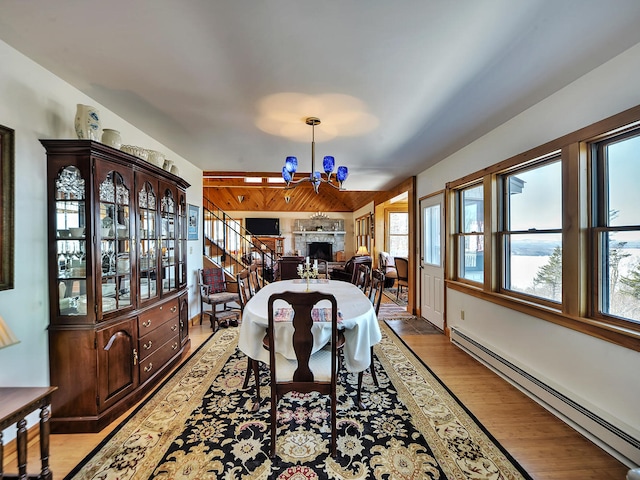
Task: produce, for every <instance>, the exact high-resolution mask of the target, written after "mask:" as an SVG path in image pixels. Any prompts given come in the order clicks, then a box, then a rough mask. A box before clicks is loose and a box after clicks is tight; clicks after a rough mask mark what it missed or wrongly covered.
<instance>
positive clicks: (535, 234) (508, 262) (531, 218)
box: [500, 156, 562, 302]
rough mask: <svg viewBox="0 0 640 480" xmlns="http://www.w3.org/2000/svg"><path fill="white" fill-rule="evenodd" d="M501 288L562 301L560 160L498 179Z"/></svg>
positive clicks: (553, 160) (547, 161) (536, 165)
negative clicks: (500, 191) (499, 188)
mask: <svg viewBox="0 0 640 480" xmlns="http://www.w3.org/2000/svg"><path fill="white" fill-rule="evenodd" d="M500 178H501V187H502V193H503V195H502V204H503V208H502V210H501V211H502V214H503V215H502V218H501V223H502V226H503V227H502V229H501V243H500V245H501V248H502V255H501V261H502V269H501V272H502V288H503V289H505V290H510V291H513V292H519V293H523V294H526V295H532V296H535V297H539V298H543V299H547V300H550V301H552V302H561V301H562V168H561V163H560V159H559V157H557V156H556V157H553V158H551V159H549V160H546V161H544V162H542V163H537V164H535V165H534V166H531V167H527V168H524V169H518V170H515V171H512V172H510V173H508V174H504V175H502V176H501V177H500Z"/></svg>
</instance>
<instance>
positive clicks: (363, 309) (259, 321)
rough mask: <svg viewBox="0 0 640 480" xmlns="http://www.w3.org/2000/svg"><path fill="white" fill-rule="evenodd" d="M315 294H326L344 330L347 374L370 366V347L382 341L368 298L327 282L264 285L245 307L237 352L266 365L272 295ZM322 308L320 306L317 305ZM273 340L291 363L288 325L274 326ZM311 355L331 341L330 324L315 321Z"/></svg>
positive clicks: (346, 285) (350, 287)
mask: <svg viewBox="0 0 640 480" xmlns="http://www.w3.org/2000/svg"><path fill="white" fill-rule="evenodd" d="M307 288H308V289H309V291H317V292H322V293H328V294H331V295H333V296H334V297H335V298H336V302H337V304H338V328H339V329H342V330H343V333H344V338H345V344H344V349H343V355H344V357H343V359H344V367H345V368H346V370H347V371H348V372H362V371H364V370H366V369H367V368H368V367H369V365H370V364H371V347H372V346H373V345H375V344H377V343H378V342H380V340H382V332H381V331H380V325H379V324H378V318H377V316H376V312H375V309H374V308H373V305H372V303H371V301H370V300H369V298H368V297H367V296H366V295H365V294H364V293H363V292H362V290H360V289H359V288H358V287H356V286H355V285H353V284H351V283H349V282H343V281H339V280H329V279H311V280H309V283H308V284H307V281H306V280H303V279H294V280H281V281H278V282H273V283H270V284H268V285H265V286H264V287H263V288H261V289H260V291H258V292H257V293H256V294H255V295H254V296H253V297H252V298H251V299H250V300H249V301H248V302H247V304H246V305H245V307H244V312H243V314H242V323H241V325H240V332H239V338H238V348H239V349H240V350H241V351H242V352H243V353H244V354H245V355H247V356H248V357H249V358H251V359H253V360H258V361H261V362H264V363H267V364H268V363H269V352H268V351H267V349H265V348H264V347H263V339H264V336H265V333H266V329H267V325H268V310H267V308H268V301H269V297H271V295H273V294H274V293H282V292H300V293H303V292H306V291H307ZM319 307H322V305H319ZM274 332H275V340H276V345H278V346H277V350H278V353H280V354H282V355H284V356H285V357H286V358H289V359H291V360H294V359H295V351H294V350H293V341H292V338H293V325H292V323H291V322H275V324H274ZM312 333H313V348H312V353H314V352H316V351H318V350H319V349H321V348H322V347H324V346H325V345H326V344H327V343H329V342H330V340H331V322H323V321H317V322H314V324H313V327H312Z"/></svg>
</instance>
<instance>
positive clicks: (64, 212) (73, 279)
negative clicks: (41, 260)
mask: <svg viewBox="0 0 640 480" xmlns="http://www.w3.org/2000/svg"><path fill="white" fill-rule="evenodd" d="M85 188H86V187H85V179H84V178H82V176H81V174H80V170H79V169H78V168H77V167H74V166H68V167H64V168H63V169H62V170H60V173H59V175H58V177H57V178H56V180H55V202H56V212H55V225H56V240H55V243H56V255H57V277H56V278H57V280H56V283H57V285H58V292H59V295H58V313H59V314H60V315H86V314H87V240H86V237H85V233H86V225H87V223H86V220H87V217H86V200H85Z"/></svg>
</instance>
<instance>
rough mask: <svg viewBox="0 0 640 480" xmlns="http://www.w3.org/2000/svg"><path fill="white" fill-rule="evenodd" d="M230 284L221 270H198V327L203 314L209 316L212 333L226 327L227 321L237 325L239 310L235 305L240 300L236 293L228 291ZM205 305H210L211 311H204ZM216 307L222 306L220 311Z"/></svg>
mask: <svg viewBox="0 0 640 480" xmlns="http://www.w3.org/2000/svg"><path fill="white" fill-rule="evenodd" d="M232 283H235V282H228V281H227V279H226V277H225V274H224V270H223V269H222V268H219V267H212V268H202V269H199V270H198V287H199V290H200V325H202V317H203V315H205V314H206V315H209V317H210V319H211V329H212V330H213V331H214V332H215V331H217V329H218V328H220V327H221V326H224V327H226V326H227V324H226V322H228V321H230V322H232V323H235V325H237V319H238V318H239V317H240V310H239V309H238V308H237V307H236V305H237V304H238V303H239V301H240V299H239V296H238V292H233V291H230V290H229V289H228V286H229V284H232ZM205 303H206V304H208V305H211V310H208V311H205V310H204V304H205ZM230 304H231V305H230ZM218 305H222V310H218ZM223 322H225V323H223Z"/></svg>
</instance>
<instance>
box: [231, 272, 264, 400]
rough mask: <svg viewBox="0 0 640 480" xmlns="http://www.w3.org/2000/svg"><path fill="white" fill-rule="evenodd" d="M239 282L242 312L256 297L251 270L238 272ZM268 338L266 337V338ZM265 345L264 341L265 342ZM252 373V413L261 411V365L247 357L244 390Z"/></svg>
mask: <svg viewBox="0 0 640 480" xmlns="http://www.w3.org/2000/svg"><path fill="white" fill-rule="evenodd" d="M237 280H238V293H239V294H240V307H241V309H242V311H244V307H245V306H246V305H247V303H249V300H251V298H252V297H253V295H254V292H253V289H252V288H251V285H250V281H251V271H250V269H249V268H245V269H244V270H242V271H240V272H238V275H237ZM265 338H266V337H265ZM263 343H264V340H263ZM251 373H253V375H254V379H255V401H254V403H253V408H252V411H254V412H257V411H258V410H259V409H260V401H261V400H260V364H259V363H258V361H257V360H254V359H253V358H249V357H247V370H246V372H245V374H244V382H243V384H242V388H243V389H246V388H247V387H248V386H249V381H250V380H251Z"/></svg>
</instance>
